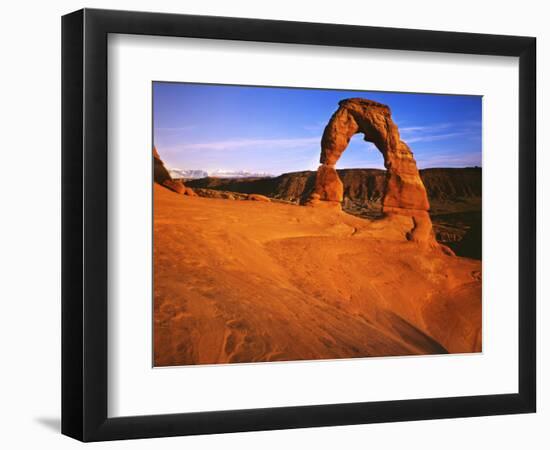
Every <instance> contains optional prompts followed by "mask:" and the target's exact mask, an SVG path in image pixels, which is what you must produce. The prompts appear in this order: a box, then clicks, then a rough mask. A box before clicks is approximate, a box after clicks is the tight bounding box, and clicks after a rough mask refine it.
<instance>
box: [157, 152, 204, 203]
mask: <svg viewBox="0 0 550 450" xmlns="http://www.w3.org/2000/svg"><path fill="white" fill-rule="evenodd" d="M153 161H154V168H153V169H154V170H153V178H154V181H155V183H158V184H160V185H161V186H164V187H165V188H167V189H170V190H171V191H174V192H177V193H178V194H182V195H188V196H190V197H194V196H196V194H195V192H194V191H193V189H191V188H190V187H187V186H185V185H184V184H183V181H181V180H174V179H173V178H172V177H171V176H170V173H169V172H168V170H166V167H164V163H163V162H162V159H160V155H159V154H158V152H157V148H156V147H153Z"/></svg>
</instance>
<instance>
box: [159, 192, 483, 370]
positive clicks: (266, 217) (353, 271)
mask: <svg viewBox="0 0 550 450" xmlns="http://www.w3.org/2000/svg"><path fill="white" fill-rule="evenodd" d="M154 208H155V209H154V359H155V361H154V362H155V365H157V366H165V365H186V364H214V363H230V362H257V361H284V360H298V359H300V360H302V359H334V358H352V357H366V356H387V355H409V354H433V353H446V352H451V353H457V352H458V353H464V352H477V351H481V276H480V275H481V274H480V271H481V262H480V261H478V260H470V259H465V258H458V257H451V256H446V255H445V254H443V252H441V251H438V250H436V249H430V248H425V247H421V246H419V245H418V244H415V243H411V242H407V241H406V240H405V238H404V235H405V232H406V231H407V229H410V227H411V223H410V222H409V221H410V219H407V218H404V217H402V218H392V219H384V220H378V221H370V220H367V219H361V218H358V217H355V216H352V215H349V214H346V213H340V212H335V211H332V210H324V209H315V208H309V207H304V206H294V205H287V204H281V203H267V202H254V201H239V200H224V199H214V198H201V197H184V196H182V195H178V194H176V193H174V192H171V191H169V190H167V189H165V188H163V187H161V186H158V185H155V187H154Z"/></svg>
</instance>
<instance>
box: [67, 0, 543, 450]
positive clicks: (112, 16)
mask: <svg viewBox="0 0 550 450" xmlns="http://www.w3.org/2000/svg"><path fill="white" fill-rule="evenodd" d="M109 33H123V34H137V35H151V36H181V37H193V38H209V39H224V40H239V41H259V42H278V43H289V44H310V45H326V46H342V47H366V48H377V49H391V50H414V51H429V52H446V53H465V54H477V55H502V56H515V57H519V105H518V107H519V142H518V152H519V291H518V293H517V295H518V302H519V323H518V327H519V386H518V392H514V393H503V394H498V395H480V396H469V397H450V398H429V399H415V400H400V401H377V402H366V403H346V404H336V405H311V406H296V407H277V408H263V409H248V410H234V411H211V412H197V413H182V414H166V415H144V416H133V417H117V418H109V417H108V416H107V393H108V383H107V364H108V363H107V317H108V316H107V198H108V184H107V98H108V97H107V96H108V92H107V36H108V34H109ZM535 91H536V39H535V38H533V37H518V36H502V35H487V34H471V33H457V32H439V31H422V30H409V29H394V28H377V27H363V26H349V25H333V24H320V23H300V22H285V21H272V20H257V19H243V18H227V17H208V16H192V15H174V14H157V13H144V12H128V11H108V10H95V9H83V10H80V11H76V12H74V13H71V14H68V15H66V16H64V17H63V18H62V433H63V434H66V435H68V436H71V437H73V438H76V439H79V440H82V441H103V440H113V439H132V438H149V437H161V436H178V435H192V434H211V433H228V432H238V431H255V430H274V429H283V428H299V427H320V426H330V425H348V424H364V423H377V422H397V421H407V420H425V419H439V418H453V417H468V416H487V415H497V414H515V413H530V412H535V407H536V406H535V405H536V339H535V336H536V320H535V317H536V311H535V309H536V283H535V282H536V275H535V272H536V271H535V264H536V253H535V251H536V250H535V245H536V241H535V240H536V189H535V188H536V154H535V150H536V141H535V139H536V104H535V100H536V99H535Z"/></svg>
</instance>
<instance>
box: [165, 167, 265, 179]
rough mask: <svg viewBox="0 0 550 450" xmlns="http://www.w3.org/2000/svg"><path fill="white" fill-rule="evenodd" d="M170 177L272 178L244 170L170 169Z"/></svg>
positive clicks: (261, 173)
mask: <svg viewBox="0 0 550 450" xmlns="http://www.w3.org/2000/svg"><path fill="white" fill-rule="evenodd" d="M168 172H170V176H171V177H172V178H174V179H177V178H185V179H188V180H191V179H198V178H206V177H212V178H264V177H272V176H273V175H271V174H269V173H264V172H248V171H246V170H237V171H232V170H221V169H218V170H214V171H212V172H207V171H206V170H201V169H177V168H171V169H169V170H168Z"/></svg>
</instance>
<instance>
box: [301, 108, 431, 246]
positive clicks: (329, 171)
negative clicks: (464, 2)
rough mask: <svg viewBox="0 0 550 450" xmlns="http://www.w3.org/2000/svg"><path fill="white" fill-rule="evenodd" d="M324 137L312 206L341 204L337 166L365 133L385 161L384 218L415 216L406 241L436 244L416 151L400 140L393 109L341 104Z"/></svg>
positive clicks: (341, 189)
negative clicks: (352, 141)
mask: <svg viewBox="0 0 550 450" xmlns="http://www.w3.org/2000/svg"><path fill="white" fill-rule="evenodd" d="M339 105H340V107H339V108H338V110H337V111H336V112H335V113H334V114H333V115H332V117H331V119H330V121H329V123H328V124H327V126H326V127H325V131H324V133H323V137H322V139H321V159H320V162H321V166H320V167H319V169H318V170H317V178H316V181H315V188H314V191H313V194H312V196H311V198H310V200H309V201H308V202H307V204H308V205H310V206H325V205H324V202H330V204H337V205H339V204H340V203H341V202H342V200H343V185H342V181H341V180H340V178H339V177H338V173H337V172H336V169H335V165H336V163H337V161H338V160H339V159H340V157H341V156H342V153H343V152H344V150H345V149H346V148H347V146H348V144H349V141H350V139H351V137H352V136H353V135H354V134H357V133H362V134H363V135H364V140H365V141H367V142H372V143H373V144H374V145H375V146H376V147H377V148H378V150H380V152H381V153H382V156H383V157H384V166H385V167H386V169H387V170H386V179H385V190H384V196H383V199H382V211H383V212H384V213H385V214H386V215H404V216H408V217H411V218H412V223H413V227H412V229H411V231H410V232H409V233H408V235H407V238H408V239H409V240H412V241H416V242H423V243H430V244H435V238H434V234H433V230H432V222H431V220H430V216H429V214H428V211H429V209H430V204H429V202H428V195H427V193H426V189H425V187H424V184H423V183H422V179H421V178H420V174H419V172H418V168H417V167H416V161H415V160H414V157H413V153H412V151H411V150H410V148H409V146H408V145H407V144H406V143H405V142H403V141H402V140H401V138H400V136H399V130H398V128H397V125H396V124H395V123H394V122H393V120H392V118H391V111H390V108H389V107H388V106H386V105H383V104H381V103H377V102H375V101H372V100H367V99H362V98H351V99H347V100H342V101H341V102H339Z"/></svg>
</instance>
